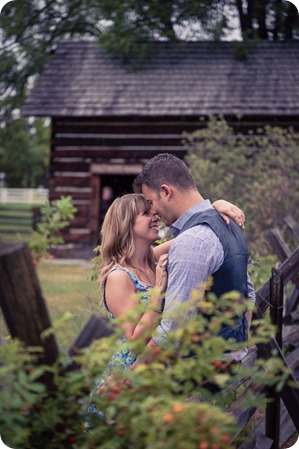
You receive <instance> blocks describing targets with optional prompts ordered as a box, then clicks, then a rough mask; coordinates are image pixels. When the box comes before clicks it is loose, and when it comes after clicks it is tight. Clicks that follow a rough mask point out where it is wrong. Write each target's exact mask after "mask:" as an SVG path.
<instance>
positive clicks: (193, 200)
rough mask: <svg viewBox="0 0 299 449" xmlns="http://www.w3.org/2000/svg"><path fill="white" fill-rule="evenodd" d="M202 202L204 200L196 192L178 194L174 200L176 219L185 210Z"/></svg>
mask: <svg viewBox="0 0 299 449" xmlns="http://www.w3.org/2000/svg"><path fill="white" fill-rule="evenodd" d="M202 201H204V198H203V197H202V196H201V194H200V193H199V192H198V191H197V190H191V191H189V192H188V193H185V192H184V193H179V194H178V195H177V198H176V215H177V218H179V217H181V216H182V215H183V214H184V213H185V212H186V211H187V210H189V209H191V207H193V206H195V205H196V204H198V203H201V202H202Z"/></svg>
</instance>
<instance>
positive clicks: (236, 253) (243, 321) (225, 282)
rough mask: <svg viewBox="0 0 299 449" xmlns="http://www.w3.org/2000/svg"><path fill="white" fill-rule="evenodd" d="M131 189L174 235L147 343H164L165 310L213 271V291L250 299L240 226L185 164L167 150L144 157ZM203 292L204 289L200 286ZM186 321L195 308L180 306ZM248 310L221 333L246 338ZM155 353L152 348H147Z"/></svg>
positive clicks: (171, 324) (168, 324) (237, 356)
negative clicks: (160, 305) (159, 308)
mask: <svg viewBox="0 0 299 449" xmlns="http://www.w3.org/2000/svg"><path fill="white" fill-rule="evenodd" d="M134 190H135V192H142V193H143V194H144V196H145V197H146V199H147V200H148V201H149V202H150V204H151V207H152V210H151V211H152V212H153V213H156V214H158V215H159V216H160V218H161V219H162V220H163V221H164V222H165V224H166V225H167V226H170V229H171V232H172V233H173V235H174V237H175V239H174V242H173V243H172V246H171V248H170V251H169V257H168V260H169V264H168V284H167V291H166V296H165V307H164V313H163V316H162V320H161V323H160V325H159V326H158V327H157V329H156V332H155V335H154V336H153V338H152V339H151V340H150V342H149V343H148V346H147V349H148V351H147V358H148V359H151V355H150V352H151V351H150V348H152V349H153V350H154V348H155V347H156V346H157V345H159V346H160V345H161V346H163V343H164V341H165V340H166V339H167V336H168V334H169V332H170V331H171V330H173V329H176V328H177V327H178V322H177V317H176V318H174V317H173V318H169V316H170V315H169V314H167V312H169V311H170V310H171V311H172V316H173V310H174V309H175V308H176V307H179V306H180V304H184V303H188V301H189V302H190V300H191V299H190V294H191V292H192V290H194V289H196V288H198V286H199V285H205V283H206V282H207V280H208V278H209V276H211V275H212V276H213V286H212V291H213V292H214V293H215V294H216V295H217V296H220V295H221V294H223V293H226V292H229V291H232V290H237V291H239V292H240V293H241V295H242V296H243V297H245V298H248V297H251V299H252V300H254V289H253V286H252V284H251V282H250V279H249V277H248V274H247V260H248V254H247V245H246V243H245V240H244V238H243V235H242V232H241V230H240V228H239V227H238V226H237V225H236V224H235V223H234V222H231V223H230V224H229V225H228V224H227V223H225V221H224V220H223V219H222V218H221V217H220V216H219V214H218V213H217V212H216V211H215V209H214V208H213V207H212V206H211V203H210V201H209V200H204V198H203V197H202V195H201V194H200V193H199V191H198V189H197V187H196V185H195V182H194V180H193V178H192V176H191V174H190V172H189V170H188V168H187V166H186V165H185V163H184V162H183V161H182V160H181V159H179V158H177V157H176V156H173V155H171V154H168V153H163V154H159V155H157V156H155V157H154V158H153V159H151V160H150V161H148V162H147V163H146V165H145V166H144V168H143V170H142V172H141V173H140V174H139V175H138V176H137V178H136V179H135V181H134ZM203 291H204V289H203ZM184 310H185V312H183V313H185V317H184V316H183V317H182V316H181V314H182V312H181V310H180V319H181V320H182V321H181V322H186V320H188V319H189V318H190V317H191V316H194V315H196V314H197V313H198V310H197V308H196V307H191V308H189V310H186V309H184ZM250 320H251V314H250V312H247V314H246V316H245V315H244V316H243V317H241V318H240V319H239V320H238V323H237V325H236V326H235V327H231V326H228V325H224V326H223V327H222V329H221V332H220V335H221V336H222V337H223V338H225V339H228V338H230V337H232V338H234V339H235V340H236V341H238V342H241V341H245V340H246V339H247V331H248V325H249V324H250ZM152 352H154V351H152ZM246 353H247V351H246V350H245V349H244V350H241V351H238V352H237V353H232V356H231V357H232V358H233V359H234V360H241V359H242V358H243V357H244V356H245V355H246Z"/></svg>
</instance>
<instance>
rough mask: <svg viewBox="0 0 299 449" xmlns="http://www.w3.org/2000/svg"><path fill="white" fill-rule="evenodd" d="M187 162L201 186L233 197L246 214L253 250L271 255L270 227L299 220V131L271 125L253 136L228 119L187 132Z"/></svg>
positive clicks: (211, 121)
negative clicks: (288, 219)
mask: <svg viewBox="0 0 299 449" xmlns="http://www.w3.org/2000/svg"><path fill="white" fill-rule="evenodd" d="M185 138H186V144H187V146H188V148H189V152H188V156H187V157H186V161H187V163H188V164H189V166H190V170H191V173H192V175H193V177H194V179H195V181H196V183H197V185H198V188H199V191H200V192H201V193H202V195H203V196H204V197H206V198H210V199H211V200H212V201H213V200H215V199H219V198H227V199H229V201H232V202H233V203H235V204H237V205H238V206H240V207H241V208H242V209H243V210H244V211H245V213H246V228H245V234H246V237H247V240H248V242H249V244H250V248H251V251H252V253H253V254H260V255H267V254H268V253H269V251H270V249H269V246H268V243H267V241H266V239H265V233H266V231H267V230H269V229H271V228H273V227H278V228H282V227H284V218H285V217H286V216H287V215H288V214H292V215H293V216H294V218H295V219H297V220H298V219H299V216H298V210H299V177H298V167H299V148H298V146H299V135H298V133H295V132H294V130H293V129H291V128H290V129H284V128H280V127H274V126H265V127H264V128H258V129H257V130H255V131H250V132H249V133H248V134H247V135H244V134H241V133H237V132H234V131H233V129H232V128H231V127H230V126H229V125H228V124H227V122H226V121H225V119H224V118H221V117H210V119H209V120H208V123H207V126H206V127H204V128H203V129H199V130H198V131H195V132H194V133H190V134H185Z"/></svg>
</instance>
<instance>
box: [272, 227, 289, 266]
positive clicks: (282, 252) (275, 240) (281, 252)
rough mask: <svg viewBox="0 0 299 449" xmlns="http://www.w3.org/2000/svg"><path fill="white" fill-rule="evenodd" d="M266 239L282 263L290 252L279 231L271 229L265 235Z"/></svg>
mask: <svg viewBox="0 0 299 449" xmlns="http://www.w3.org/2000/svg"><path fill="white" fill-rule="evenodd" d="M266 239H267V240H268V242H269V243H270V245H271V246H272V248H273V249H274V251H275V253H276V254H277V256H278V257H279V259H280V261H281V262H283V261H284V260H286V258H287V257H289V255H290V254H291V250H290V248H289V247H288V245H287V243H286V242H285V241H284V239H283V237H282V235H281V233H280V231H279V229H276V228H274V229H271V230H270V231H268V232H267V233H266Z"/></svg>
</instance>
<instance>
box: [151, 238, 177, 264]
mask: <svg viewBox="0 0 299 449" xmlns="http://www.w3.org/2000/svg"><path fill="white" fill-rule="evenodd" d="M172 242H173V239H171V240H168V241H167V242H163V243H160V245H157V246H155V247H154V248H153V253H154V258H155V260H156V261H158V260H159V258H160V256H162V255H163V254H168V251H169V248H170V246H171V244H172Z"/></svg>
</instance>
